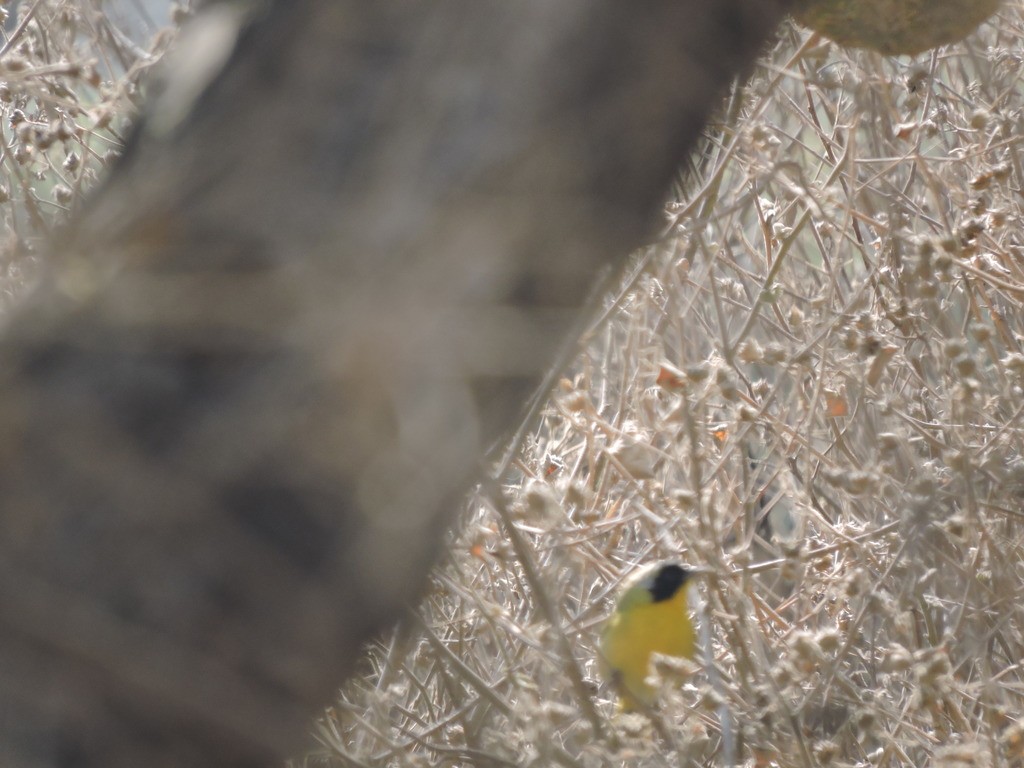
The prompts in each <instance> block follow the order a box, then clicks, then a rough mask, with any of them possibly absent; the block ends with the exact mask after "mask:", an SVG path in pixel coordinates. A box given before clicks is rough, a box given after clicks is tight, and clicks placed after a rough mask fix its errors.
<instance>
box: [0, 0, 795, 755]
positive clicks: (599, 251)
mask: <svg viewBox="0 0 1024 768" xmlns="http://www.w3.org/2000/svg"><path fill="white" fill-rule="evenodd" d="M783 4H784V2H783V0H778V2H775V1H774V0H715V1H712V0H651V2H646V3H642V4H639V5H637V4H636V3H624V2H621V1H620V0H559V1H558V2H551V1H550V0H523V1H521V2H505V1H504V0H502V1H500V2H499V1H498V0H475V1H474V2H459V1H457V0H435V1H434V2H399V1H398V0H374V1H373V2H364V1H362V0H359V1H357V0H280V1H279V2H276V3H271V4H269V5H268V7H267V9H266V11H265V16H264V17H263V18H260V19H258V20H256V21H255V22H254V23H251V24H248V23H247V24H245V25H243V26H242V28H241V29H240V34H239V36H238V38H237V44H234V47H233V49H232V53H231V55H230V58H229V59H228V61H227V64H226V67H225V68H224V69H223V71H222V72H220V74H218V75H216V77H214V78H213V79H212V81H211V82H209V83H206V82H205V81H204V80H203V78H202V69H203V68H202V67H201V66H199V65H200V64H202V63H203V62H207V63H208V64H209V66H213V65H214V64H216V57H215V56H213V54H215V53H216V51H217V50H219V49H220V47H221V46H222V45H223V44H224V43H225V42H230V38H231V34H230V33H231V32H232V31H233V29H234V27H233V24H234V21H235V19H234V16H233V15H232V14H233V13H234V12H233V11H232V10H230V9H231V6H227V5H225V6H214V7H213V8H211V12H212V14H213V15H211V16H209V17H208V18H206V19H204V20H202V21H200V28H199V30H198V32H201V34H193V35H192V36H191V38H187V39H186V41H185V42H184V43H183V50H182V53H181V55H179V56H178V58H177V59H176V60H175V63H172V65H171V70H172V71H171V72H170V77H171V81H170V84H169V85H168V86H167V88H166V89H165V90H164V92H163V95H162V96H160V97H159V98H157V99H156V100H155V102H154V104H153V105H152V107H151V109H150V110H149V113H148V114H147V116H146V117H145V118H144V119H143V121H142V123H141V128H140V129H139V131H138V133H137V135H136V136H135V138H134V140H133V142H132V144H131V146H130V147H129V150H128V152H127V154H126V156H125V158H124V159H123V161H122V162H121V163H120V165H119V167H118V168H117V169H116V171H115V172H114V174H113V176H112V178H111V179H110V180H109V182H108V183H106V184H105V186H104V187H103V188H102V189H101V190H100V192H99V194H97V195H96V196H95V198H94V200H93V201H92V204H91V205H90V206H89V209H88V210H87V211H86V212H85V214H84V215H83V216H81V217H80V220H79V221H78V223H77V225H76V226H75V227H74V228H73V229H72V230H71V231H69V232H68V233H67V236H66V237H65V238H64V241H63V242H61V243H58V244H56V245H55V247H54V254H55V255H54V257H53V263H54V269H53V270H52V274H51V275H50V276H49V277H48V279H47V280H46V282H45V283H44V285H42V286H41V287H40V289H39V290H38V291H37V293H36V295H35V296H34V297H33V298H32V300H31V301H30V302H28V304H27V306H26V307H25V308H24V309H23V311H21V312H20V313H18V315H17V316H16V317H15V318H13V320H12V321H11V323H10V324H9V327H8V328H7V329H6V332H5V336H4V338H3V342H2V346H0V388H2V395H0V434H2V441H0V450H2V452H3V463H2V467H3V470H2V472H0V498H2V499H3V509H4V515H3V518H2V520H3V523H2V525H3V531H2V537H0V764H2V765H4V766H32V767H35V766H79V767H81V766H97V768H99V766H104V767H105V768H112V767H115V766H147V768H157V767H158V766H172V765H174V766H179V765H180V766H192V767H197V766H198V767H202V766H243V765H244V766H250V765H251V766H256V765H269V764H271V763H272V761H273V760H274V759H275V758H277V757H279V756H281V755H282V754H285V753H286V752H287V751H288V750H290V749H293V748H295V747H296V746H297V745H298V744H299V743H300V742H301V739H302V735H303V731H304V729H305V728H306V727H307V723H308V719H309V718H310V717H311V716H313V715H314V714H315V713H316V710H317V708H318V707H320V706H322V705H324V704H326V703H328V701H329V699H330V697H331V695H332V692H333V691H334V689H335V687H336V686H337V685H338V684H340V682H341V681H342V680H343V679H344V677H345V676H346V675H347V674H349V673H350V672H351V670H352V668H353V663H354V661H355V659H356V658H357V657H358V653H359V648H360V644H361V643H362V642H364V641H365V640H366V639H367V638H368V637H369V636H370V633H372V632H374V631H376V630H378V629H380V628H381V627H382V626H384V625H385V624H386V623H387V622H390V621H393V620H394V619H395V617H396V616H397V615H398V612H399V611H400V610H401V608H402V607H403V606H404V605H405V604H406V603H407V602H408V601H410V600H412V599H414V598H415V596H416V595H417V593H418V592H419V591H420V590H421V589H422V586H423V582H424V576H425V574H426V570H427V568H428V567H429V565H430V563H431V561H432V559H433V557H434V554H435V552H436V550H437V547H438V546H439V544H440V541H441V538H442V536H443V533H444V530H445V526H446V524H447V523H448V522H449V521H450V520H451V517H452V513H453V512H454V510H455V509H456V508H457V507H458V504H459V499H460V496H461V495H462V494H463V493H464V492H465V490H466V489H467V487H468V484H469V483H470V482H471V480H472V478H473V476H474V473H478V472H479V471H480V457H481V455H482V451H483V448H484V447H485V446H487V445H489V444H490V443H491V442H492V441H493V440H494V439H496V438H497V437H498V436H500V434H501V433H502V432H503V431H505V430H507V429H508V428H509V427H510V426H512V425H513V424H514V423H515V419H516V416H517V413H519V409H520V407H521V403H522V402H523V401H524V399H525V397H526V396H527V395H528V394H529V391H530V388H531V387H532V386H534V385H535V384H536V383H537V382H538V381H539V378H540V375H541V373H542V371H543V370H544V368H545V367H546V366H548V365H549V364H550V363H551V361H552V358H553V354H554V350H555V348H556V347H557V346H558V345H559V344H560V343H561V342H562V341H563V340H564V335H565V332H566V329H568V328H569V327H570V326H571V325H572V323H573V321H574V320H575V319H576V316H577V314H578V312H579V309H580V307H581V305H582V303H583V300H584V298H585V296H586V295H587V293H588V290H589V289H590V287H591V284H592V281H593V278H594V277H595V276H596V274H597V273H598V271H599V270H600V269H601V268H602V267H605V266H606V265H608V264H611V263H613V262H615V261H616V260H621V259H622V258H623V257H624V256H625V255H626V254H627V253H628V252H629V251H630V250H631V249H633V248H634V247H636V246H637V245H638V244H640V243H641V242H642V241H643V239H644V238H645V237H646V236H648V235H649V234H650V233H651V232H652V231H653V224H654V223H655V222H656V217H657V213H658V210H659V203H660V201H661V199H662V196H663V194H664V193H665V190H666V189H667V187H668V184H669V181H670V178H671V176H672V174H673V172H674V170H675V169H676V168H677V167H678V165H679V163H680V162H681V160H682V159H683V157H684V154H685V153H686V151H687V149H688V147H690V145H691V144H692V142H693V141H694V139H695V137H696V136H697V134H698V132H699V130H700V128H701V126H702V124H703V122H704V120H705V118H706V116H707V114H708V112H709V110H710V109H711V108H713V106H714V105H715V103H716V99H717V97H718V96H719V95H720V94H721V92H722V91H723V89H724V87H725V86H726V84H727V83H728V81H729V79H730V78H731V77H732V76H733V75H734V74H735V73H736V72H737V71H738V70H739V69H740V67H742V66H743V65H744V64H745V63H748V62H749V61H750V60H751V59H752V57H753V56H754V55H755V54H756V53H757V51H758V49H759V46H760V45H761V44H762V43H763V41H764V40H765V38H766V36H768V35H769V34H770V33H771V30H772V29H773V27H774V24H775V22H776V21H777V19H778V18H779V16H780V14H781V10H780V7H781V6H782V5H783ZM203 85H208V87H206V88H205V89H204V88H203V87H202V86H203ZM200 93H201V95H199V96H198V98H197V99H196V100H195V101H194V102H193V100H192V98H193V96H194V95H196V94H200Z"/></svg>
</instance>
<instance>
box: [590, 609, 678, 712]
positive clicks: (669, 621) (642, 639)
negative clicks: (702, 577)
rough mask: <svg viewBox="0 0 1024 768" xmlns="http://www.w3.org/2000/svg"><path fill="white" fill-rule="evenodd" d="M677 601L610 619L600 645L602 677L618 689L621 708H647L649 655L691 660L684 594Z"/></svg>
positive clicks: (652, 693) (651, 695) (650, 695)
mask: <svg viewBox="0 0 1024 768" xmlns="http://www.w3.org/2000/svg"><path fill="white" fill-rule="evenodd" d="M682 592H683V593H684V594H681V595H680V596H679V597H678V598H676V599H673V600H667V601H664V602H660V603H651V604H650V605H642V606H636V607H635V608H633V609H632V610H631V611H630V612H629V613H628V614H625V615H619V616H615V617H613V618H612V620H611V622H610V624H609V626H608V629H607V632H606V634H605V638H604V642H603V648H602V650H603V654H604V658H603V659H602V662H603V666H604V670H605V675H606V676H607V677H609V678H610V679H611V680H612V682H613V683H614V684H615V685H616V686H617V687H618V689H619V694H620V697H621V702H622V706H623V708H624V709H626V710H631V709H636V708H637V702H640V703H642V704H644V705H650V704H652V703H653V701H654V696H655V691H654V690H653V689H652V688H651V687H650V686H649V685H646V684H645V683H644V679H645V678H646V677H647V676H648V674H649V673H650V663H651V655H652V654H655V653H659V654H663V655H665V656H681V657H686V658H693V655H694V647H695V644H696V643H695V637H694V631H693V625H692V623H691V622H690V620H689V617H688V616H687V615H686V600H685V590H683V591H682Z"/></svg>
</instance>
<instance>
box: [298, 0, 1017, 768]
mask: <svg viewBox="0 0 1024 768" xmlns="http://www.w3.org/2000/svg"><path fill="white" fill-rule="evenodd" d="M1022 38H1024V16H1022V15H1021V8H1020V7H1019V6H1018V4H1016V3H1014V4H1010V5H1009V6H1008V7H1007V8H1006V9H1005V10H1004V11H1002V13H1001V14H1000V15H999V17H998V18H997V19H996V21H995V23H991V24H988V25H986V26H984V27H983V28H982V30H981V31H980V32H979V34H977V35H975V36H974V37H972V38H971V39H970V40H968V41H967V42H966V43H965V44H962V45H958V46H954V47H948V48H944V49H941V50H939V51H937V52H935V53H932V54H924V55H922V56H920V57H917V58H915V59H912V60H910V59H899V60H893V59H885V58H882V57H880V56H878V55H875V54H868V53H857V52H849V51H844V50H841V49H839V48H837V47H835V46H833V45H830V44H828V43H825V42H823V41H822V40H821V39H818V38H810V37H808V35H807V33H805V32H802V31H800V30H798V29H796V28H790V29H787V30H784V31H783V35H782V40H781V42H780V43H779V45H778V46H777V47H776V48H775V49H774V51H772V52H771V54H770V55H769V56H767V57H766V59H765V61H764V62H763V64H762V66H761V67H760V68H759V69H758V70H757V72H756V73H755V74H754V76H753V78H752V79H751V80H750V81H749V83H748V84H747V85H746V86H745V87H744V88H743V89H741V90H738V91H737V92H736V93H735V94H734V95H733V98H732V99H731V101H730V103H729V104H728V106H727V108H726V110H725V117H724V118H723V120H722V123H721V124H720V125H716V126H712V128H711V130H710V131H709V138H708V141H707V144H706V146H705V148H704V151H703V153H702V155H701V156H700V157H699V158H697V159H696V161H695V165H696V167H697V174H698V175H697V176H696V177H695V178H693V179H691V181H690V182H689V183H688V189H689V193H688V194H686V195H685V196H684V197H682V198H681V201H680V202H678V203H676V204H673V205H671V206H670V207H669V209H668V212H667V225H666V231H665V235H664V237H663V238H662V239H661V240H660V241H659V242H658V243H656V244H655V245H653V246H651V247H650V248H649V249H648V250H647V251H645V252H644V253H642V254H640V255H638V256H637V258H636V263H635V265H634V269H633V271H632V274H631V276H630V277H629V278H628V279H627V280H626V281H625V282H624V284H623V285H622V287H621V290H619V291H618V292H617V294H616V295H614V296H613V297H610V298H608V299H606V301H605V304H604V306H603V308H602V311H601V312H599V313H598V314H599V315H600V316H599V318H598V319H597V320H596V321H595V323H594V324H593V326H592V327H591V330H590V332H589V334H588V335H587V337H586V340H585V344H584V345H583V347H582V351H581V352H580V353H579V356H578V357H577V358H576V359H575V360H574V361H572V362H571V364H570V365H569V366H568V367H567V369H566V371H565V372H564V378H563V379H562V381H561V383H560V385H559V386H558V387H557V388H556V391H555V393H554V395H553V397H552V398H551V400H550V401H549V402H548V403H547V404H546V406H545V407H544V409H543V412H542V414H541V418H540V420H539V425H538V426H537V427H536V430H535V431H534V432H532V434H530V436H529V437H528V438H527V439H526V440H525V441H523V444H522V446H521V450H520V451H519V452H518V453H517V454H516V455H515V457H514V458H513V460H512V461H511V462H510V465H509V466H508V467H507V468H506V469H504V471H502V472H501V474H500V476H499V482H500V484H501V486H502V489H503V491H502V492H501V493H495V492H492V490H491V489H490V486H489V485H487V486H485V488H484V490H483V491H481V492H479V493H478V494H477V495H476V496H475V497H474V498H473V499H471V500H470V502H469V505H468V507H467V510H466V513H465V515H464V519H463V525H462V528H461V532H460V533H459V534H458V536H457V537H456V538H455V539H454V540H453V542H452V546H451V550H450V553H449V556H448V558H447V560H446V562H445V563H443V564H442V565H441V566H440V567H439V568H438V569H437V571H436V573H435V575H434V586H433V589H432V591H431V593H430V595H429V597H428V598H427V600H426V601H425V602H424V603H423V604H422V605H421V606H420V607H419V608H418V609H417V611H416V612H415V616H414V617H412V618H410V619H409V620H408V622H407V623H406V624H405V625H404V626H403V627H402V628H401V630H400V631H398V632H397V633H396V634H395V635H394V636H392V637H390V638H388V639H387V640H385V641H382V642H381V643H380V644H379V645H378V646H376V647H375V648H373V649H372V653H371V654H370V657H369V659H368V661H367V663H366V668H365V674H364V675H363V676H362V677H361V678H360V679H358V680H356V681H354V682H353V683H352V684H351V685H349V686H348V687H347V688H346V689H345V691H344V692H343V695H342V697H341V699H340V700H339V701H338V703H337V705H336V706H335V707H334V708H332V709H331V710H330V711H329V712H328V713H327V714H326V715H325V716H324V717H323V718H322V720H321V721H320V722H319V723H318V724H317V736H318V738H319V740H320V742H321V744H322V748H321V749H320V750H319V751H318V752H317V754H315V755H314V756H312V757H310V758H309V759H308V762H309V764H310V765H321V764H325V765H335V764H337V765H372V766H380V765H387V766H416V765H453V766H461V765H545V766H547V765H553V764H562V765H585V766H599V765H621V764H623V763H626V762H628V763H629V764H636V765H653V766H657V765H685V764H691V763H693V764H724V763H728V762H731V761H745V763H746V764H748V765H758V766H760V765H783V766H790V765H794V766H812V765H855V764H861V765H866V764H871V765H881V766H886V765H926V764H934V765H961V764H962V765H988V764H992V765H1000V764H1002V765H1007V764H1012V765H1019V764H1020V761H1021V759H1022V757H1024V750H1022V747H1021V745H1022V743H1024V739H1022V738H1021V735H1020V734H1021V731H1022V724H1021V721H1020V720H1019V717H1020V714H1019V713H1020V712H1021V711H1022V710H1024V701H1022V698H1024V697H1022V692H1024V687H1022V683H1024V675H1022V671H1021V668H1020V660H1021V659H1022V658H1024V594H1022V588H1021V581H1022V576H1024V565H1022V555H1024V552H1022V538H1024V526H1022V522H1024V514H1022V505H1021V500H1022V499H1024V441H1022V434H1024V432H1022V426H1021V414H1022V413H1024V388H1022V385H1024V347H1022V338H1024V314H1022V312H1021V298H1022V296H1024V259H1022V256H1024V251H1022V246H1024V238H1022V235H1021V231H1020V227H1021V221H1022V211H1021V195H1020V190H1021V187H1022V184H1024V173H1022V168H1021V161H1020V158H1021V153H1020V141H1021V137H1022V136H1024V88H1022V87H1021V77H1022V72H1024V68H1022V64H1024V62H1022V55H1021V51H1020V41H1021V39H1022ZM680 76H683V75H682V74H681V75H680ZM581 279H587V277H586V276H581ZM438 439H439V440H443V439H444V436H443V435H439V436H438ZM670 556H682V557H683V558H685V559H686V560H688V561H690V562H692V563H700V564H706V565H708V566H710V567H711V568H712V569H713V571H714V575H712V576H711V577H709V578H708V579H706V580H705V582H704V583H703V585H702V586H701V589H700V591H701V594H702V596H703V607H702V609H701V612H700V613H701V623H702V627H703V632H704V635H705V638H706V644H707V648H706V652H707V654H708V656H707V658H706V659H704V660H702V662H703V663H702V666H703V669H702V671H700V672H698V673H697V674H696V675H695V676H692V677H688V676H686V675H685V674H683V675H677V674H675V673H674V671H673V670H672V669H667V670H665V672H664V675H665V678H666V681H667V684H666V686H665V694H664V701H663V703H662V704H663V705H662V707H661V710H660V713H659V714H658V715H657V716H656V717H655V718H654V723H653V724H649V723H648V721H647V720H645V719H643V718H638V717H622V716H616V715H614V709H613V706H612V702H611V694H610V691H609V690H608V688H607V687H606V686H604V685H603V684H601V682H600V681H599V680H598V679H597V673H596V658H595V656H596V651H595V645H596V640H597V638H598V634H599V628H600V625H601V622H602V620H603V619H604V618H605V616H606V615H607V613H608V611H609V610H610V607H611V601H612V596H613V595H614V592H615V589H616V587H617V586H618V584H619V583H620V582H621V580H622V578H623V577H624V575H626V574H627V573H629V572H630V571H631V570H633V569H634V568H636V567H638V566H639V565H640V564H642V563H647V562H650V561H652V560H657V559H659V558H664V557H670ZM1007 761H1010V762H1007Z"/></svg>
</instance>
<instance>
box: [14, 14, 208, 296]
mask: <svg viewBox="0 0 1024 768" xmlns="http://www.w3.org/2000/svg"><path fill="white" fill-rule="evenodd" d="M160 5H161V4H160V3H157V2H154V1H153V0H149V2H148V3H144V2H143V0H19V1H18V2H12V0H6V2H3V3H0V20H2V22H3V24H4V30H5V31H4V36H3V44H2V45H0V136H2V142H3V147H4V152H3V154H2V156H0V280H2V290H0V310H2V309H3V308H6V307H7V306H8V305H9V302H10V300H11V298H12V297H14V296H16V295H18V294H19V293H20V292H21V291H22V290H23V288H24V286H25V284H26V282H27V281H28V279H29V277H30V275H31V273H32V270H33V265H34V263H35V262H34V254H35V253H36V251H37V249H38V247H39V245H40V244H41V243H43V242H45V240H46V239H47V238H48V237H50V236H51V235H52V233H53V231H54V229H55V228H57V227H59V226H60V225H61V224H62V223H63V222H65V221H66V220H67V218H68V216H69V215H70V214H71V213H72V212H74V211H75V210H77V209H78V208H80V207H81V205H82V201H83V200H84V199H85V193H86V192H87V191H88V190H89V189H91V188H92V187H93V186H95V184H96V182H97V181H98V179H100V178H101V177H102V174H103V171H104V169H105V168H106V167H107V166H108V165H109V164H110V163H111V162H112V161H113V159H114V158H116V157H117V156H118V154H120V152H121V150H122V149H123V148H124V142H125V136H126V134H127V132H128V131H129V126H130V121H131V118H132V116H133V115H134V113H135V111H136V110H137V108H138V106H139V105H140V104H141V103H142V100H143V97H144V92H145V84H144V83H145V76H146V75H147V74H149V72H150V70H151V69H152V68H153V66H154V65H155V64H157V63H158V61H159V60H160V58H161V56H162V55H163V53H164V52H165V51H166V50H167V47H168V45H169V44H170V42H171V40H172V39H173V30H172V29H171V28H168V27H167V19H166V17H165V16H160V17H158V18H154V15H155V11H157V10H160V11H162V12H163V13H164V14H166V12H167V7H166V5H167V4H162V5H163V7H162V8H160V7H158V6H160ZM147 6H149V7H150V8H151V9H152V12H151V11H150V10H147ZM187 12H188V11H187V8H186V7H185V6H184V5H181V6H174V7H173V14H172V15H173V19H174V21H176V22H179V21H181V20H182V19H184V17H185V16H186V15H187Z"/></svg>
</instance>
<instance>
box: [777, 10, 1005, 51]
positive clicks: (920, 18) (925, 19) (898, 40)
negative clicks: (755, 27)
mask: <svg viewBox="0 0 1024 768" xmlns="http://www.w3.org/2000/svg"><path fill="white" fill-rule="evenodd" d="M1001 3H1002V0H802V2H800V3H798V5H797V9H796V10H794V11H793V16H794V18H796V20H797V21H798V22H800V23H801V24H803V25H804V26H807V27H810V28H811V29H813V30H816V31H818V32H821V33H822V34H823V35H825V36H827V37H830V38H832V39H833V40H835V41H836V42H837V43H839V44H841V45H848V46H851V47H853V48H870V49H872V50H875V51H878V52H880V53H884V54H887V55H890V56H895V55H898V54H915V53H920V52H921V51H925V50H927V49H929V48H934V47H935V46H937V45H944V44H945V43H954V42H957V41H958V40H962V39H963V38H964V37H966V36H967V35H969V34H970V33H971V32H973V31H974V29H975V28H976V27H977V26H978V25H979V24H981V23H982V22H983V21H985V19H987V18H988V17H989V16H991V15H992V14H993V13H995V12H996V11H997V10H998V9H999V6H1000V5H1001Z"/></svg>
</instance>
